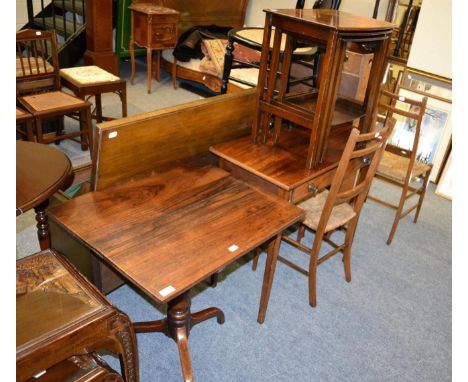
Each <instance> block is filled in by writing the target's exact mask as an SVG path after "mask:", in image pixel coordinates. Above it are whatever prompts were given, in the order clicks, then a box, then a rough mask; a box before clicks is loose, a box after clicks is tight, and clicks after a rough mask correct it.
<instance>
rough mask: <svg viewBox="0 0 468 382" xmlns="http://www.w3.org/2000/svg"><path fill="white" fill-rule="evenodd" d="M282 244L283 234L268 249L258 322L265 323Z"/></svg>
mask: <svg viewBox="0 0 468 382" xmlns="http://www.w3.org/2000/svg"><path fill="white" fill-rule="evenodd" d="M280 244H281V234H279V235H277V236H276V238H274V239H273V240H272V241H271V242H270V243H269V244H268V250H267V256H268V257H267V261H266V265H265V273H264V275H263V285H262V294H261V296H260V308H259V310H258V317H257V322H258V323H259V324H263V322H264V321H265V315H266V310H267V308H268V300H269V299H270V292H271V285H272V284H273V277H274V275H275V269H276V261H277V259H278V252H279V247H280Z"/></svg>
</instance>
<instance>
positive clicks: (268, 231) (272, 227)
mask: <svg viewBox="0 0 468 382" xmlns="http://www.w3.org/2000/svg"><path fill="white" fill-rule="evenodd" d="M49 214H50V217H51V219H53V220H54V221H56V222H57V223H58V224H59V225H61V226H63V227H64V229H66V230H68V231H69V232H70V233H71V234H72V235H74V236H75V237H76V238H78V240H80V241H82V242H83V243H84V244H85V245H87V246H88V247H89V248H90V249H91V250H92V251H93V252H94V253H95V254H96V255H97V256H99V257H100V258H102V259H103V260H104V261H105V262H107V264H108V265H110V266H111V267H112V268H114V269H115V270H116V271H118V272H119V273H120V274H121V275H122V276H123V277H124V278H126V279H127V280H128V281H130V282H131V283H133V284H134V285H135V286H136V287H137V288H138V289H140V290H141V291H142V292H144V293H145V294H146V295H147V296H149V297H150V298H151V299H152V300H153V301H155V302H156V303H159V304H166V303H167V304H168V310H167V317H166V318H165V319H163V320H159V321H152V322H137V323H134V327H135V330H136V331H137V332H152V331H156V332H163V333H164V334H166V335H167V336H169V337H171V338H173V339H174V340H175V341H176V343H177V346H178V350H179V355H180V361H181V364H182V372H183V376H184V380H185V381H190V380H192V367H191V361H190V354H189V349H188V336H189V333H190V329H191V328H192V327H193V326H194V325H196V324H198V323H200V322H202V321H204V320H207V319H209V318H213V317H216V318H217V320H218V323H220V324H222V323H223V322H224V314H223V312H222V311H221V310H220V309H219V308H215V307H212V308H208V309H205V310H203V311H200V312H197V313H191V312H190V296H189V292H190V289H191V288H192V287H193V286H195V285H196V284H198V283H199V282H200V281H202V280H204V279H206V278H207V277H209V276H211V275H212V274H214V273H216V272H217V271H219V270H221V269H223V268H224V267H226V266H227V265H229V264H230V263H232V262H233V261H235V260H236V259H238V258H240V257H241V256H243V255H245V254H247V253H249V252H250V251H251V250H253V249H255V248H257V247H258V246H259V245H261V244H263V243H265V242H268V258H267V263H266V267H265V274H264V279H263V286H262V292H261V298H260V308H259V314H258V322H260V323H262V322H263V321H264V319H265V314H266V309H267V304H268V299H269V295H270V291H271V285H272V281H273V276H274V271H275V266H276V259H277V256H278V250H279V244H280V241H281V232H282V231H283V230H284V229H286V228H287V227H289V226H290V225H292V224H294V223H296V222H298V221H299V220H301V219H302V218H303V211H302V210H301V209H300V208H298V207H295V206H293V205H291V204H289V203H287V202H286V201H283V200H280V199H279V198H276V197H273V196H269V195H266V194H263V193H261V192H259V191H256V190H255V189H253V188H251V187H250V186H248V185H247V184H245V183H244V182H242V181H239V180H237V179H235V178H234V177H232V176H231V175H229V173H227V172H226V171H224V170H222V169H220V168H216V167H212V166H209V165H205V166H197V165H194V164H193V163H190V162H184V163H182V164H181V163H179V164H178V165H177V166H172V167H169V168H166V169H164V170H161V171H159V172H157V173H156V172H153V173H150V174H146V175H144V176H143V175H142V176H138V177H135V178H134V179H132V180H129V181H127V182H125V183H121V184H119V185H116V186H113V187H109V188H106V189H104V190H101V191H97V192H91V193H89V194H85V195H82V196H80V197H78V198H76V199H72V200H70V201H68V202H66V203H64V204H63V205H61V206H55V207H53V208H51V209H50V210H49Z"/></svg>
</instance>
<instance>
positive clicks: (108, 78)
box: [60, 65, 127, 123]
mask: <svg viewBox="0 0 468 382" xmlns="http://www.w3.org/2000/svg"><path fill="white" fill-rule="evenodd" d="M60 79H61V83H62V85H63V86H65V87H67V88H68V89H70V90H71V91H72V92H73V93H75V95H76V96H77V97H79V98H81V99H83V100H84V99H85V97H87V96H94V98H95V100H96V110H95V113H94V114H93V115H92V117H93V118H94V119H96V121H97V122H98V123H101V122H102V121H103V120H104V121H108V120H111V119H113V118H108V117H103V116H102V102H101V94H103V93H116V94H117V95H118V96H119V98H120V101H121V103H122V117H126V116H127V83H126V81H125V80H123V79H122V78H120V77H117V76H114V75H113V74H112V73H109V72H107V71H106V70H104V69H101V68H100V67H99V66H95V65H89V66H79V67H76V68H66V69H60Z"/></svg>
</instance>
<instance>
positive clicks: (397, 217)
mask: <svg viewBox="0 0 468 382" xmlns="http://www.w3.org/2000/svg"><path fill="white" fill-rule="evenodd" d="M408 188H409V180H407V181H405V184H404V185H403V190H402V191H401V197H400V203H399V204H398V208H397V211H396V214H395V219H394V220H393V224H392V229H391V230H390V234H389V235H388V239H387V245H390V244H391V243H392V240H393V236H395V232H396V230H397V227H398V223H399V222H400V219H401V213H402V211H403V207H404V205H405V201H406V195H407V194H408Z"/></svg>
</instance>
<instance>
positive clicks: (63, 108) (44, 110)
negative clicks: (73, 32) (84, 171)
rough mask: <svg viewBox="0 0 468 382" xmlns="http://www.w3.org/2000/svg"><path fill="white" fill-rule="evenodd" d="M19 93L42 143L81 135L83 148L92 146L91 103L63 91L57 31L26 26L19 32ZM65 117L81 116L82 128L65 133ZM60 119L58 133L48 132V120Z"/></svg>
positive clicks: (17, 36) (77, 117) (18, 98)
mask: <svg viewBox="0 0 468 382" xmlns="http://www.w3.org/2000/svg"><path fill="white" fill-rule="evenodd" d="M16 93H17V101H18V103H19V104H20V105H21V106H22V107H23V108H24V109H25V110H27V111H28V112H29V113H31V114H32V116H33V118H34V122H35V132H36V138H37V141H38V142H39V143H49V142H53V141H59V140H62V139H73V140H75V137H77V136H80V143H81V148H82V150H87V149H88V144H89V143H91V140H92V134H91V131H92V125H91V114H90V113H91V108H90V106H91V104H90V103H89V102H86V101H84V100H81V99H79V98H77V97H74V96H72V95H70V94H67V93H64V92H62V91H61V90H60V75H59V65H58V54H57V37H56V34H55V32H54V31H39V30H33V29H25V30H22V31H19V32H17V33H16ZM64 116H71V117H72V118H75V119H78V120H79V124H80V130H79V131H74V132H70V133H63V117H64ZM57 119H58V121H59V122H58V128H57V132H56V133H55V134H53V133H51V134H45V133H44V131H43V124H44V122H49V121H53V120H57ZM56 143H58V142H56Z"/></svg>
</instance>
